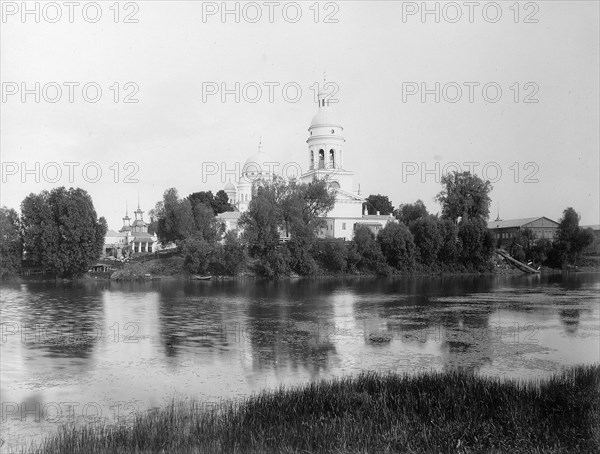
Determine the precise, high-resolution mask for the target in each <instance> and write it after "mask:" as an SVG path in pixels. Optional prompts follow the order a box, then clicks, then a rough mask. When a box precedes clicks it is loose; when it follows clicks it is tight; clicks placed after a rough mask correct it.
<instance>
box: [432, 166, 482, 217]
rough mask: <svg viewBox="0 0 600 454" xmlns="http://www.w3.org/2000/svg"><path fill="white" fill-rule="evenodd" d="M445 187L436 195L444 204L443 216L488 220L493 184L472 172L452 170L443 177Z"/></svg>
mask: <svg viewBox="0 0 600 454" xmlns="http://www.w3.org/2000/svg"><path fill="white" fill-rule="evenodd" d="M442 185H443V186H444V189H443V190H442V191H441V192H440V193H439V194H438V195H437V196H436V200H437V201H438V202H439V203H440V204H441V205H442V218H443V219H450V220H452V221H453V222H455V223H456V222H457V221H458V218H462V219H463V220H466V219H481V220H484V221H487V219H488V217H489V214H490V202H491V199H490V196H489V193H490V191H491V190H492V185H491V184H490V182H489V181H483V180H482V179H481V178H479V177H478V176H477V175H472V174H471V173H470V172H462V173H459V172H456V171H455V172H452V173H449V174H447V175H444V176H443V177H442Z"/></svg>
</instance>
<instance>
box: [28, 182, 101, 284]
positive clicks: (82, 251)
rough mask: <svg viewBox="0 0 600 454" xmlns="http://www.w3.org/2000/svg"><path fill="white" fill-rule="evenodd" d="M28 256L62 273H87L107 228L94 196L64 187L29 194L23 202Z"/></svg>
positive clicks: (77, 189)
mask: <svg viewBox="0 0 600 454" xmlns="http://www.w3.org/2000/svg"><path fill="white" fill-rule="evenodd" d="M21 214H22V216H21V222H22V228H23V243H24V249H25V253H26V255H27V259H28V260H31V261H32V263H33V264H34V265H36V266H41V267H43V268H44V269H47V270H50V271H51V272H53V273H55V274H57V275H58V276H60V277H76V276H80V275H81V274H83V273H85V272H86V271H87V270H88V269H89V267H90V266H91V265H92V264H93V263H94V262H95V261H96V260H98V258H99V257H100V255H101V254H102V249H103V246H104V237H105V236H106V231H107V229H108V227H107V224H106V220H105V219H104V218H103V217H101V218H99V219H98V218H97V217H96V210H95V209H94V204H93V202H92V199H91V197H90V196H89V195H88V193H87V192H86V191H84V190H83V189H79V188H76V189H74V188H70V189H69V190H67V189H65V188H64V187H60V188H56V189H53V190H52V191H51V192H48V191H42V192H41V193H40V194H30V195H29V196H27V197H26V198H25V199H24V200H23V202H22V203H21Z"/></svg>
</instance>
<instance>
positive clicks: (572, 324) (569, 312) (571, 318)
mask: <svg viewBox="0 0 600 454" xmlns="http://www.w3.org/2000/svg"><path fill="white" fill-rule="evenodd" d="M579 313H580V310H579V309H563V310H562V311H560V321H561V322H562V324H563V325H564V326H565V331H566V332H567V334H570V335H574V334H576V333H577V327H578V326H579Z"/></svg>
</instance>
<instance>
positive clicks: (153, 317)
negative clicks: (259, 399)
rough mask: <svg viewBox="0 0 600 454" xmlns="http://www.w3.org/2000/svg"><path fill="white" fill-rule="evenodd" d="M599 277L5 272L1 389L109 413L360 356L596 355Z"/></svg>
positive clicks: (230, 393) (208, 394)
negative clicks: (243, 277)
mask: <svg viewBox="0 0 600 454" xmlns="http://www.w3.org/2000/svg"><path fill="white" fill-rule="evenodd" d="M599 290H600V277H599V276H598V275H597V274H576V275H552V276H512V277H509V276H504V277H496V276H488V277H479V276H468V277H436V278H410V279H372V278H364V279H336V280H317V281H309V280H295V281H288V282H278V283H274V282H240V281H230V282H202V281H196V282H162V283H161V282H151V283H150V282H148V283H114V282H85V283H74V284H68V285H66V284H39V283H28V284H23V285H13V286H6V287H2V306H1V311H2V313H1V315H2V321H3V323H4V325H3V332H2V334H3V339H2V343H1V344H0V348H1V354H2V370H1V376H0V379H1V383H2V389H1V394H2V402H12V403H15V404H19V405H21V404H22V403H25V405H26V406H27V407H26V408H33V407H35V404H36V403H40V404H41V405H42V406H43V405H45V404H48V403H50V402H59V403H63V402H77V403H78V404H79V407H78V408H79V409H81V408H84V407H85V406H86V405H88V406H89V405H91V404H92V403H93V404H94V405H97V406H98V408H100V410H101V413H102V417H104V418H108V419H109V420H111V419H115V418H119V417H121V416H123V414H122V413H119V412H120V411H121V410H122V409H123V408H132V407H133V408H134V410H135V411H134V412H132V414H135V412H137V411H145V410H147V409H149V408H152V407H156V406H161V405H164V404H165V402H167V401H168V400H169V399H170V398H172V397H173V396H197V397H200V398H202V399H219V398H230V397H236V396H244V395H248V394H250V393H253V392H257V391H259V390H261V389H263V388H265V387H268V388H273V387H277V386H278V385H280V384H288V385H295V384H301V383H305V382H308V381H312V380H316V379H320V378H327V377H331V376H338V375H344V374H352V373H358V372H359V371H362V370H381V371H396V372H401V373H417V372H420V371H422V370H432V369H433V370H453V369H457V368H460V369H463V370H468V371H471V372H472V373H479V374H490V375H495V376H500V377H504V376H505V377H515V378H522V379H529V378H536V377H540V376H544V375H548V374H549V373H551V372H554V371H557V370H559V369H560V367H562V366H563V365H568V364H575V363H591V362H598V361H599V354H600V352H599V346H598V340H599V338H600V334H599V327H598V321H599V305H600V303H599V299H598V291H599ZM127 406H128V407H127ZM8 416H9V417H7V419H8V424H7V425H8V428H9V432H12V433H16V432H23V433H26V434H29V436H33V434H34V433H37V432H40V433H44V432H48V431H49V430H53V428H55V426H56V421H55V420H52V421H49V420H48V418H41V421H40V422H37V421H34V420H33V419H32V418H29V417H25V418H22V417H20V414H19V413H15V414H14V415H8ZM86 416H88V415H86V414H78V415H76V418H75V419H76V421H75V422H77V421H79V422H81V420H85V418H86ZM58 422H59V423H60V422H65V421H64V418H62V419H61V418H59V419H58ZM84 422H88V421H87V420H85V421H84Z"/></svg>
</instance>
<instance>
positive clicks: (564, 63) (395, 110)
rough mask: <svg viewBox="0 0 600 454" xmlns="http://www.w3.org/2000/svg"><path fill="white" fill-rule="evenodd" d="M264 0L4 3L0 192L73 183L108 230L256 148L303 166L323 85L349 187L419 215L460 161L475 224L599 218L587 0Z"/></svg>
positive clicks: (13, 201)
mask: <svg viewBox="0 0 600 454" xmlns="http://www.w3.org/2000/svg"><path fill="white" fill-rule="evenodd" d="M275 3H276V4H274V3H271V4H270V3H269V2H228V3H227V4H226V6H225V7H226V8H227V9H228V10H229V11H230V13H228V14H225V15H223V14H222V13H223V12H224V7H223V4H222V2H200V1H169V2H167V1H141V2H120V3H116V4H115V3H114V2H99V3H93V2H80V4H79V6H73V7H70V6H68V5H67V4H65V3H64V2H28V3H27V8H29V9H30V12H29V13H26V14H24V15H23V5H22V3H21V2H6V1H3V2H2V4H1V6H2V18H1V21H0V27H1V30H0V51H1V52H0V79H1V82H2V93H1V96H2V100H1V101H2V102H1V104H0V109H1V111H0V159H1V161H2V187H1V194H0V203H1V204H2V205H6V206H8V207H12V208H15V209H18V208H19V206H20V203H21V201H22V200H23V198H24V197H26V196H27V195H28V194H29V193H31V192H35V193H37V192H39V191H41V190H44V189H52V188H54V187H58V186H66V187H70V186H73V187H81V188H83V189H85V190H86V191H88V192H89V194H90V195H91V197H92V199H93V201H94V206H95V208H96V211H97V213H98V216H104V217H106V219H107V220H108V223H109V226H110V228H113V229H118V228H119V227H120V226H121V225H122V221H121V218H122V217H123V215H124V213H125V208H126V204H127V205H128V208H129V214H130V215H131V211H132V210H133V209H134V208H135V207H136V206H137V203H138V194H139V203H140V206H141V208H142V210H144V211H146V212H148V211H149V210H150V209H152V208H153V207H154V206H155V204H156V202H157V201H159V200H161V198H162V194H163V192H164V191H165V190H166V189H167V188H171V187H175V188H176V189H177V190H178V191H179V194H180V196H187V195H188V194H190V193H192V192H196V191H202V190H212V191H213V192H217V191H218V190H220V189H222V188H223V186H224V185H225V183H226V182H227V181H228V180H230V179H232V173H235V170H236V168H237V169H240V168H241V166H243V164H244V162H245V160H246V159H247V158H248V157H249V156H250V155H252V154H254V153H256V151H257V150H258V146H259V142H260V143H261V144H262V145H261V146H262V150H263V151H264V152H266V153H268V154H269V155H271V156H272V157H273V158H274V160H275V161H276V162H278V163H280V168H281V169H284V168H285V169H287V170H286V171H289V169H296V168H297V166H300V168H302V169H303V170H306V168H307V166H308V164H309V158H308V149H307V144H306V139H307V138H308V131H307V130H308V127H309V125H310V121H311V119H312V117H313V115H314V114H315V113H316V111H317V104H316V102H315V99H314V96H315V87H316V86H317V85H315V84H318V86H321V87H322V86H323V84H324V80H325V82H326V83H329V84H330V85H329V86H327V90H328V92H331V93H332V96H331V101H338V102H336V103H332V105H333V106H334V108H335V110H336V111H337V113H338V116H339V117H340V118H341V120H342V123H343V127H344V135H345V139H346V143H345V148H344V158H343V160H344V167H345V169H346V170H350V171H353V172H354V190H355V191H357V190H358V189H359V186H360V193H361V195H363V196H365V197H366V196H368V195H369V194H384V195H387V196H388V197H389V198H390V199H391V200H392V202H393V204H394V205H395V206H398V205H399V204H402V203H412V202H414V201H416V200H417V199H421V200H423V201H424V203H425V205H426V206H427V207H428V209H429V211H430V212H432V213H437V212H439V211H440V206H439V205H438V204H437V202H435V195H436V194H437V193H438V192H440V190H441V189H442V186H441V183H440V177H441V175H442V174H443V173H444V172H447V171H451V170H472V171H473V172H474V173H475V174H477V175H479V176H481V177H484V178H486V179H489V180H490V181H491V183H492V186H493V190H492V192H491V198H492V206H491V219H494V218H495V217H496V216H497V214H498V210H499V214H500V217H501V218H502V219H513V218H524V217H534V216H547V217H549V218H551V219H555V220H558V219H559V218H560V216H561V214H562V211H563V210H564V209H565V208H566V207H569V206H572V207H573V208H575V209H576V210H577V212H578V213H580V215H581V224H582V225H588V224H598V223H600V220H599V218H600V200H599V198H600V196H599V193H600V183H599V170H600V162H599V159H600V154H599V150H600V147H599V126H598V125H599V124H600V121H599V120H600V119H599V90H598V87H599V68H600V62H599V61H598V60H599V54H600V52H599V42H600V40H599V24H598V20H599V19H598V18H599V4H598V2H593V1H580V2H577V1H570V2H560V1H541V2H519V3H515V2H499V3H494V2H475V3H474V4H471V5H473V6H471V7H470V6H468V5H466V4H465V3H464V2H427V3H426V4H424V3H422V2H400V1H397V2H394V1H381V2H377V1H369V2H365V1H347V2H317V3H315V2H298V3H295V2H275ZM115 5H116V6H115ZM424 7H425V8H426V9H427V10H428V11H429V12H427V11H424ZM70 8H72V9H70ZM471 8H472V9H471ZM236 10H237V12H236ZM423 13H425V14H423ZM324 74H325V75H324ZM36 84H39V85H36ZM236 84H237V85H236ZM236 87H239V88H236ZM257 87H258V89H260V91H258V90H257ZM270 87H271V88H270ZM284 87H285V88H284ZM311 87H313V88H312V89H311ZM98 89H99V90H100V91H98ZM223 89H225V90H226V91H225V92H224V91H223ZM270 89H271V90H272V91H271V92H270ZM334 90H335V93H333V91H334ZM215 91H217V92H216V93H214V92H215ZM36 97H37V98H38V99H36ZM236 97H237V98H238V99H236ZM290 163H291V164H290ZM286 164H287V167H285V166H286ZM236 166H237V167H236ZM36 180H37V181H36Z"/></svg>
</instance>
